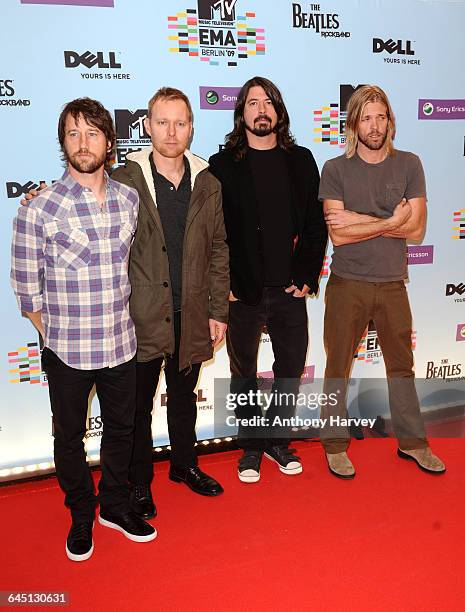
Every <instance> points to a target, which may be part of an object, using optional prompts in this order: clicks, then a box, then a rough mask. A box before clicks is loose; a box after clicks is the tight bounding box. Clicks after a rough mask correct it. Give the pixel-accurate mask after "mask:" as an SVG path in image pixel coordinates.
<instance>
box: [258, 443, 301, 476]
mask: <svg viewBox="0 0 465 612" xmlns="http://www.w3.org/2000/svg"><path fill="white" fill-rule="evenodd" d="M295 452H296V449H295V448H288V447H287V446H272V447H271V448H268V449H267V450H266V451H265V457H266V458H267V459H271V461H274V462H275V463H277V464H278V465H279V469H280V470H281V472H282V473H283V474H288V475H289V476H293V475H294V474H300V473H301V472H302V464H301V463H300V457H297V455H294V453H295Z"/></svg>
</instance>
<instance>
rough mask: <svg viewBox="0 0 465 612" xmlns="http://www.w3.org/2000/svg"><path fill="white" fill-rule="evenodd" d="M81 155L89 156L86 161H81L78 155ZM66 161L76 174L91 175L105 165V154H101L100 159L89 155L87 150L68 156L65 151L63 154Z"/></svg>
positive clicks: (91, 154)
mask: <svg viewBox="0 0 465 612" xmlns="http://www.w3.org/2000/svg"><path fill="white" fill-rule="evenodd" d="M83 153H85V154H87V155H89V157H88V158H87V159H81V158H80V157H79V155H82V154H83ZM64 155H65V159H66V161H67V162H68V163H69V164H70V165H71V166H72V167H73V168H74V169H75V170H77V171H78V172H81V173H82V174H93V173H94V172H96V171H97V170H98V169H99V168H101V167H102V166H103V165H104V164H105V160H106V158H107V153H106V151H105V153H102V155H101V156H100V157H97V156H96V155H94V154H93V153H89V151H87V149H80V150H79V151H78V152H77V153H74V154H73V155H69V154H68V152H67V151H65V152H64Z"/></svg>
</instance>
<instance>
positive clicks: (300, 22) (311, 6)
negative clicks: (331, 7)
mask: <svg viewBox="0 0 465 612" xmlns="http://www.w3.org/2000/svg"><path fill="white" fill-rule="evenodd" d="M292 27H293V28H307V29H308V30H312V31H313V32H314V33H315V34H318V35H319V36H321V37H322V38H349V37H350V32H347V31H344V30H342V26H341V20H340V16H339V14H338V13H327V12H325V11H324V6H323V8H322V7H321V4H315V3H313V2H312V3H308V4H307V5H305V6H304V7H302V4H298V3H297V2H293V3H292Z"/></svg>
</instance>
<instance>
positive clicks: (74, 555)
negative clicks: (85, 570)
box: [66, 521, 94, 561]
mask: <svg viewBox="0 0 465 612" xmlns="http://www.w3.org/2000/svg"><path fill="white" fill-rule="evenodd" d="M93 526H94V522H93V521H90V522H87V523H75V522H73V524H72V525H71V529H70V530H69V534H68V538H67V540H66V554H67V556H68V559H71V561H85V560H86V559H89V557H91V556H92V553H93V552H94V542H93V540H92V528H93Z"/></svg>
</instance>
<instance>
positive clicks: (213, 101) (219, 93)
mask: <svg viewBox="0 0 465 612" xmlns="http://www.w3.org/2000/svg"><path fill="white" fill-rule="evenodd" d="M239 91H240V87H215V88H213V87H209V86H202V85H201V86H200V87H199V96H200V108H201V109H204V110H234V107H235V106H236V102H237V96H238V95H239Z"/></svg>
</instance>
